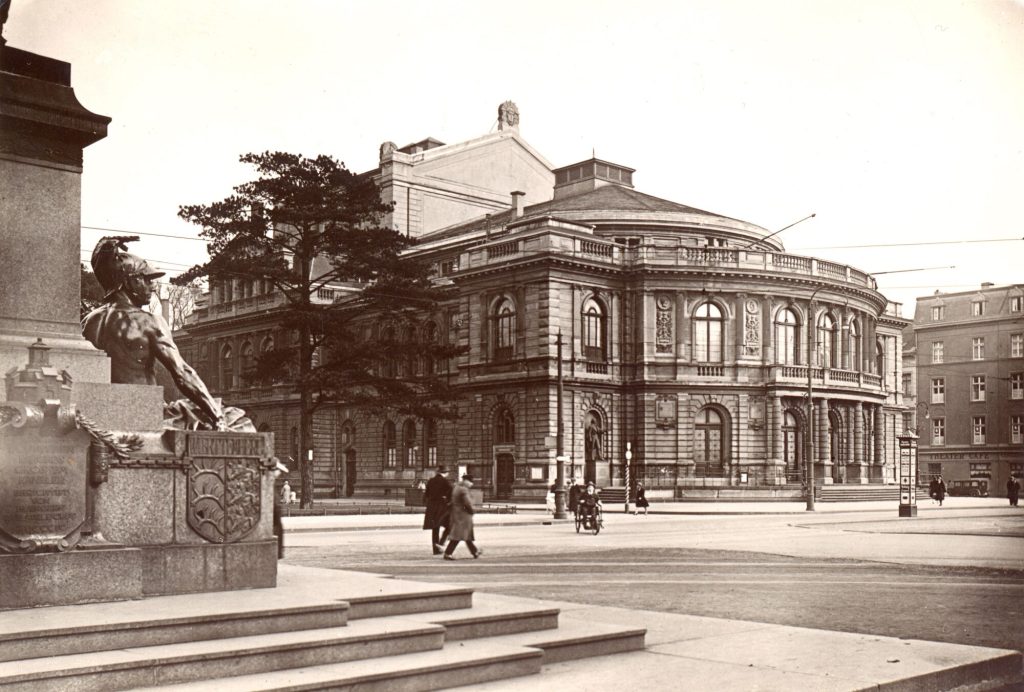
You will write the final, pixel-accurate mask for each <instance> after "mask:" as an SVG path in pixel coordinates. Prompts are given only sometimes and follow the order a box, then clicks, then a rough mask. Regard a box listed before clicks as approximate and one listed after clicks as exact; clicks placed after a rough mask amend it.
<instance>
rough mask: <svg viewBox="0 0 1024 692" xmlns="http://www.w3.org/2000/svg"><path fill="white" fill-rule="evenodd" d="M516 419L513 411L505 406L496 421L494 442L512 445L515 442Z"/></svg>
mask: <svg viewBox="0 0 1024 692" xmlns="http://www.w3.org/2000/svg"><path fill="white" fill-rule="evenodd" d="M515 437H516V421H515V418H513V417H512V412H511V411H509V410H508V409H507V408H503V409H502V410H501V411H500V412H499V413H498V417H497V418H496V419H495V421H494V442H495V444H499V445H510V444H512V443H513V442H515Z"/></svg>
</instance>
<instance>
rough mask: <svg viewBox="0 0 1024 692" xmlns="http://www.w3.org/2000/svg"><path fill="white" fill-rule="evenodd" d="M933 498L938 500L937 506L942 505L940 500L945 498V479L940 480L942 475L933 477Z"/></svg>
mask: <svg viewBox="0 0 1024 692" xmlns="http://www.w3.org/2000/svg"><path fill="white" fill-rule="evenodd" d="M935 499H936V500H938V501H939V507H941V506H942V501H943V500H945V499H946V481H944V480H942V476H937V477H936V478H935Z"/></svg>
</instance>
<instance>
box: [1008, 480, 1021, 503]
mask: <svg viewBox="0 0 1024 692" xmlns="http://www.w3.org/2000/svg"><path fill="white" fill-rule="evenodd" d="M1006 497H1008V498H1010V506H1011V507H1017V502H1018V501H1019V500H1020V481H1018V480H1017V479H1016V478H1015V477H1014V475H1013V474H1012V473H1011V474H1010V479H1009V480H1008V481H1006Z"/></svg>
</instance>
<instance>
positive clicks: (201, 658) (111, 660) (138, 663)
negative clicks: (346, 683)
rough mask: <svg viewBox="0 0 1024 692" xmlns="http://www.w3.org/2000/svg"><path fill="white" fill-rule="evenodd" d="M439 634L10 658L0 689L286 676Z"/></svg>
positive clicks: (375, 632) (350, 633) (417, 645)
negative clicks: (296, 670) (290, 672)
mask: <svg viewBox="0 0 1024 692" xmlns="http://www.w3.org/2000/svg"><path fill="white" fill-rule="evenodd" d="M444 634H445V630H444V628H443V627H441V626H440V625H433V624H430V623H423V622H415V621H405V622H402V621H398V620H395V619H387V618H382V619H379V620H375V619H371V620H364V621H361V622H353V623H350V624H349V625H348V626H345V627H332V628H326V629H315V630H302V631H299V632H277V633H273V634H261V635H253V636H245V637H235V638H232V639H214V640H207V641H198V642H181V643H176V644H164V645H158V646H148V647H138V648H129V649H117V650H112V651H103V652H95V653H89V654H72V655H67V656H53V657H49V658H34V659H25V660H20V661H9V662H5V663H0V690H19V692H20V691H23V690H24V691H31V692H35V691H37V690H38V691H44V690H45V691H46V692H52V691H53V690H74V692H91V691H94V690H125V689H134V688H138V687H143V686H157V685H167V684H172V683H178V682H197V683H198V684H200V685H207V687H206V689H211V688H212V686H211V685H210V682H209V681H210V680H213V679H218V678H226V677H231V678H235V677H237V676H243V675H259V676H262V675H267V674H277V673H279V672H281V671H285V674H286V675H287V674H288V673H287V671H289V670H292V669H296V668H308V667H310V666H313V667H316V666H321V665H327V664H334V663H341V662H346V661H355V660H361V659H379V660H390V659H391V658H392V657H398V658H401V656H403V655H407V654H410V653H416V652H421V651H429V650H438V649H440V648H442V647H443V646H444ZM382 657H383V658H382ZM369 665H370V667H371V668H372V667H373V666H374V665H380V663H379V662H378V663H376V664H374V663H371V664H369ZM488 679H493V678H488ZM235 689H242V688H237V687H236V688H235Z"/></svg>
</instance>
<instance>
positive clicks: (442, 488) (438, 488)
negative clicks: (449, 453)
mask: <svg viewBox="0 0 1024 692" xmlns="http://www.w3.org/2000/svg"><path fill="white" fill-rule="evenodd" d="M451 499H452V484H451V481H449V480H448V469H447V467H445V466H444V465H443V464H442V465H441V466H438V467H437V471H435V472H434V477H433V478H431V479H430V480H429V481H427V487H426V490H424V492H423V504H424V505H425V506H426V509H425V510H424V512H423V529H424V530H427V529H429V530H430V545H431V548H432V549H433V551H434V555H440V554H441V553H442V551H443V550H444V545H443V544H444V539H445V536H442V535H441V529H442V527H443V528H445V529H447V528H448V525H449V522H450V519H449V517H450V515H449V511H448V505H449V503H450V502H451ZM447 533H448V532H447V530H446V531H445V535H447Z"/></svg>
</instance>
